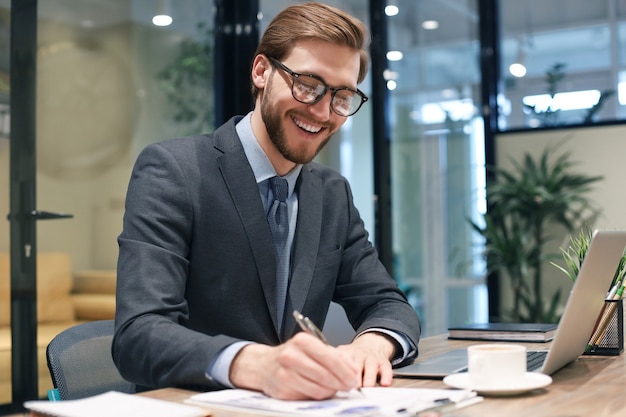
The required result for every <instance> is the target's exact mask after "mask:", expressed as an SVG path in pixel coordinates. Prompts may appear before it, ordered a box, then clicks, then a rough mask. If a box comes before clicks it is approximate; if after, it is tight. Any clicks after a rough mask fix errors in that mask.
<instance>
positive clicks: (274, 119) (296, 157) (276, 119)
mask: <svg viewBox="0 0 626 417" xmlns="http://www.w3.org/2000/svg"><path fill="white" fill-rule="evenodd" d="M262 94H263V96H262V97H261V119H262V120H263V123H264V124H265V130H266V131H267V134H268V136H269V139H270V141H271V142H272V143H273V144H274V146H275V147H276V149H277V150H278V152H280V154H281V155H282V156H283V158H285V159H287V160H288V161H291V162H293V163H295V164H307V163H309V162H311V161H312V160H313V158H315V157H316V156H317V154H318V153H320V151H321V150H322V149H323V148H324V146H325V145H326V144H327V143H328V141H329V140H330V138H331V136H332V135H328V136H327V137H326V138H325V139H324V140H323V141H322V142H321V143H320V144H319V146H318V147H317V149H315V151H314V152H310V151H309V149H308V148H307V147H306V146H302V147H301V148H294V147H290V146H289V144H288V143H287V138H286V136H285V129H284V126H283V123H282V118H281V115H280V111H279V110H277V109H276V106H274V105H273V103H272V100H271V96H272V90H271V83H269V84H268V85H267V86H266V87H265V90H264V91H263V93H262ZM294 114H295V113H294ZM296 116H297V115H296ZM302 118H303V119H306V118H305V117H302ZM325 129H327V130H329V131H331V132H332V131H333V129H332V125H331V126H327V127H326V128H325Z"/></svg>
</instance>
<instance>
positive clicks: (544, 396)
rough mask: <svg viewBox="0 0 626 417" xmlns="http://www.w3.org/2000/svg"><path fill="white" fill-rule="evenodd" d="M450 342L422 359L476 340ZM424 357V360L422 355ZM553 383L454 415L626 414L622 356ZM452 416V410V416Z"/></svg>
mask: <svg viewBox="0 0 626 417" xmlns="http://www.w3.org/2000/svg"><path fill="white" fill-rule="evenodd" d="M475 343H480V342H468V341H462V340H448V339H447V337H446V336H445V335H442V336H433V337H428V338H425V339H423V340H421V341H420V345H419V348H420V359H421V358H428V357H430V356H432V355H435V354H437V353H440V352H444V351H446V350H449V349H455V348H463V347H466V346H468V345H470V344H475ZM549 345H550V344H549V343H526V346H527V347H528V348H532V349H545V348H547V347H548V346H549ZM418 360H419V359H418ZM552 380H553V382H552V384H551V385H549V386H548V387H546V388H544V389H540V390H535V391H531V392H530V393H526V394H523V395H520V396H515V397H487V398H485V401H483V402H481V403H479V404H476V405H472V406H471V407H468V408H464V409H461V410H457V411H455V412H452V413H450V414H449V415H451V416H468V417H471V416H480V417H492V416H493V417H502V416H505V417H518V416H519V417H521V416H537V417H549V416H552V417H574V416H580V417H584V416H594V417H600V416H612V417H613V416H626V407H625V406H624V404H625V403H626V359H625V354H624V353H622V354H621V355H620V356H611V357H609V356H606V357H605V356H582V357H580V358H579V359H577V360H576V361H575V362H573V363H571V364H569V365H567V366H566V367H564V368H563V369H561V370H560V371H558V372H556V373H555V374H554V375H552ZM394 386H398V387H423V388H447V386H446V385H445V384H444V383H443V382H442V381H441V380H428V379H407V378H396V379H395V380H394ZM191 394H193V392H191V391H185V390H180V389H173V388H167V389H161V390H155V391H150V392H147V393H144V394H142V395H146V396H149V397H153V398H160V399H164V400H169V401H180V402H182V401H183V400H185V399H186V398H188V397H189V396H190V395H191ZM212 415H213V416H215V417H250V416H251V415H253V414H249V413H236V412H232V411H224V410H218V409H215V410H212ZM446 415H447V414H446Z"/></svg>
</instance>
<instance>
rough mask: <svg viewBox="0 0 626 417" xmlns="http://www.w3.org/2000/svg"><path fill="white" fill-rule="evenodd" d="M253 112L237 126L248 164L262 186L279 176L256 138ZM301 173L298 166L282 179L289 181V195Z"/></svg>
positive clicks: (300, 166) (300, 168) (299, 165)
mask: <svg viewBox="0 0 626 417" xmlns="http://www.w3.org/2000/svg"><path fill="white" fill-rule="evenodd" d="M251 116H252V112H250V113H248V114H247V115H246V116H245V117H244V118H243V119H241V120H240V121H239V122H238V123H237V125H236V126H235V128H236V130H237V135H239V140H241V145H242V146H243V151H244V152H245V154H246V158H248V162H250V166H251V167H252V172H254V177H255V179H256V182H257V184H260V183H262V182H264V181H266V180H268V179H270V178H272V177H275V176H277V175H278V174H277V173H276V170H275V169H274V166H273V165H272V163H271V162H270V160H269V158H268V157H267V155H266V154H265V152H264V151H263V148H261V145H259V142H258V141H257V138H256V136H254V132H253V131H252V117H251ZM300 171H302V165H301V164H297V165H296V166H295V168H294V169H292V170H291V171H289V173H288V174H287V175H285V176H283V177H282V178H284V179H286V180H287V183H288V184H289V194H288V195H291V194H292V193H293V190H294V188H295V187H296V181H297V180H298V176H299V175H300Z"/></svg>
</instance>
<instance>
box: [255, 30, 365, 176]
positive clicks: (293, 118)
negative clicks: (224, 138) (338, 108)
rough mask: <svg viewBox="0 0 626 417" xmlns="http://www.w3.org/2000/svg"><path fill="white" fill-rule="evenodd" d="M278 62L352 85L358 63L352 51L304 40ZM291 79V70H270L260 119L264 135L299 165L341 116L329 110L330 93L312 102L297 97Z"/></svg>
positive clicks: (330, 83) (330, 81)
mask: <svg viewBox="0 0 626 417" xmlns="http://www.w3.org/2000/svg"><path fill="white" fill-rule="evenodd" d="M281 62H282V63H283V64H284V65H285V66H287V67H288V68H289V69H291V70H292V71H294V72H297V73H301V74H314V75H317V76H319V77H321V78H322V79H323V80H324V82H325V83H326V84H327V85H328V86H330V87H350V88H353V89H354V88H356V83H357V78H358V74H359V65H360V63H359V54H358V52H357V51H355V50H353V49H350V48H347V47H344V46H336V45H333V44H329V43H327V42H321V41H316V40H308V41H303V42H300V43H298V45H297V46H296V47H295V48H294V49H293V50H292V52H291V53H290V54H289V55H288V56H287V57H285V58H284V59H283V60H282V61H281ZM292 81H293V77H292V76H291V75H290V74H288V73H287V72H285V71H284V70H282V69H280V68H273V70H272V71H271V73H270V76H269V79H268V81H267V84H266V86H265V88H264V89H263V91H262V92H261V97H260V108H261V109H260V110H261V117H262V120H263V123H264V124H265V130H266V131H267V135H268V139H269V141H270V142H271V143H272V144H273V147H275V148H276V150H278V152H279V153H280V155H281V156H282V157H283V158H284V159H286V160H288V161H291V162H293V163H296V164H304V163H307V162H310V161H311V160H313V158H314V157H315V156H316V155H317V154H318V153H319V151H320V150H321V149H322V148H323V147H324V145H325V144H326V143H327V142H328V141H329V140H330V137H331V136H332V134H333V133H335V132H336V131H337V130H338V129H339V128H340V127H341V125H342V124H343V123H345V121H346V118H345V117H342V116H339V115H337V114H336V113H334V112H333V111H332V110H331V109H330V100H331V92H330V91H327V92H326V95H325V96H324V97H323V98H322V99H321V100H320V101H319V102H317V103H315V104H303V103H300V102H298V101H296V100H295V99H294V98H293V96H292V94H291V85H292ZM268 145H269V144H268ZM264 148H265V147H264ZM266 152H267V149H266ZM270 159H272V157H271V155H270ZM272 162H273V163H274V164H275V162H274V161H272ZM275 165H276V164H275Z"/></svg>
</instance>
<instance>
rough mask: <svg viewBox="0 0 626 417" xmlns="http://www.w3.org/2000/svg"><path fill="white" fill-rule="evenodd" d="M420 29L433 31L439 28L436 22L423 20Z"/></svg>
mask: <svg viewBox="0 0 626 417" xmlns="http://www.w3.org/2000/svg"><path fill="white" fill-rule="evenodd" d="M422 28H424V29H426V30H435V29H438V28H439V22H438V21H436V20H424V21H423V22H422Z"/></svg>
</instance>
